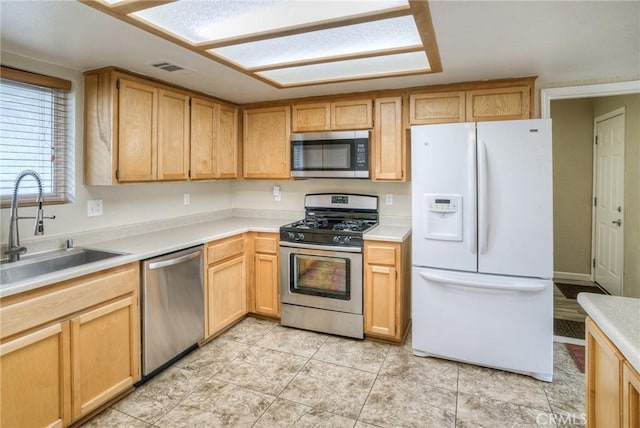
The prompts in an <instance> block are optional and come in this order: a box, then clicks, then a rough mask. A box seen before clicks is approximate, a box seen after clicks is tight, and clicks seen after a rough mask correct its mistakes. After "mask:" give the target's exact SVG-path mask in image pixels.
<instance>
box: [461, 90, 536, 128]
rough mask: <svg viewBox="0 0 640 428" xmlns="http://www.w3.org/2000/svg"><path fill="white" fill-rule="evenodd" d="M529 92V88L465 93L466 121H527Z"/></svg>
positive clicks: (529, 114) (529, 115)
mask: <svg viewBox="0 0 640 428" xmlns="http://www.w3.org/2000/svg"><path fill="white" fill-rule="evenodd" d="M531 91H532V88H531V87H529V86H513V87H509V88H495V89H493V88H492V89H475V90H471V91H467V102H466V105H467V115H466V120H467V121H468V122H479V121H488V120H512V119H529V118H530V117H531V113H530V108H529V107H530V99H531V95H530V92H531Z"/></svg>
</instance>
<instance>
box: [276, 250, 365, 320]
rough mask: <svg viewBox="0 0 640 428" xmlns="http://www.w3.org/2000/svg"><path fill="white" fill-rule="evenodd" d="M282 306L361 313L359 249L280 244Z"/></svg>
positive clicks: (360, 259)
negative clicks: (289, 305)
mask: <svg viewBox="0 0 640 428" xmlns="http://www.w3.org/2000/svg"><path fill="white" fill-rule="evenodd" d="M280 263H281V266H280V296H281V299H282V303H283V304H293V305H298V306H307V307H311V308H318V309H328V310H333V311H340V312H348V313H353V314H362V249H361V248H357V247H355V248H354V247H331V246H322V245H310V244H298V243H290V242H281V243H280Z"/></svg>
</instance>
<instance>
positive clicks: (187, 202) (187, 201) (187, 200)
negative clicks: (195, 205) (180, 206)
mask: <svg viewBox="0 0 640 428" xmlns="http://www.w3.org/2000/svg"><path fill="white" fill-rule="evenodd" d="M183 199H184V204H185V205H190V204H191V194H189V193H185V194H184V198H183Z"/></svg>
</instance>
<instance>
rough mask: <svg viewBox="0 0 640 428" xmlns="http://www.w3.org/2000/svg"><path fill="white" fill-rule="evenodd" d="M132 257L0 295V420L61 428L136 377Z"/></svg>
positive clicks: (137, 353) (135, 287)
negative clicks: (92, 271)
mask: <svg viewBox="0 0 640 428" xmlns="http://www.w3.org/2000/svg"><path fill="white" fill-rule="evenodd" d="M138 288H139V269H138V263H132V264H128V265H123V266H119V267H115V268H112V269H108V270H105V271H102V272H98V273H95V274H91V275H86V276H83V277H79V278H75V279H72V280H69V281H65V282H62V283H59V284H52V285H50V286H47V287H43V288H41V289H37V290H32V291H29V292H25V293H21V294H17V295H12V296H9V297H6V298H3V299H1V300H0V327H1V328H0V335H1V339H2V344H1V345H0V369H1V371H2V376H1V377H0V382H1V384H2V388H1V391H2V396H1V397H0V400H1V401H0V408H1V410H2V412H1V414H2V416H1V424H2V426H64V425H67V424H69V423H71V422H73V421H74V420H77V419H78V418H80V417H82V416H84V415H86V414H87V413H89V412H91V411H93V410H95V409H96V408H98V407H99V406H101V405H103V404H105V403H107V402H108V401H109V400H111V399H114V398H116V397H117V396H118V395H120V394H122V393H123V392H125V391H127V390H129V389H131V388H132V387H133V384H134V383H135V382H136V381H138V380H139V379H140V371H139V361H140V348H139V344H140V326H139V309H138Z"/></svg>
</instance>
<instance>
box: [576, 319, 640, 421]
mask: <svg viewBox="0 0 640 428" xmlns="http://www.w3.org/2000/svg"><path fill="white" fill-rule="evenodd" d="M585 323H586V355H585V357H586V358H585V359H586V373H585V376H586V382H585V383H586V396H585V398H586V407H587V427H590V428H596V427H608V428H616V427H620V426H622V407H623V400H622V385H623V384H622V369H623V365H624V356H623V355H622V354H621V353H620V352H619V351H618V349H617V348H616V347H615V345H613V343H611V341H610V340H609V339H608V338H607V337H606V335H605V334H604V333H603V332H602V330H600V328H599V327H598V326H597V325H596V324H595V322H593V320H592V319H591V318H589V317H587V319H586V321H585ZM636 426H637V425H636Z"/></svg>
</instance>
